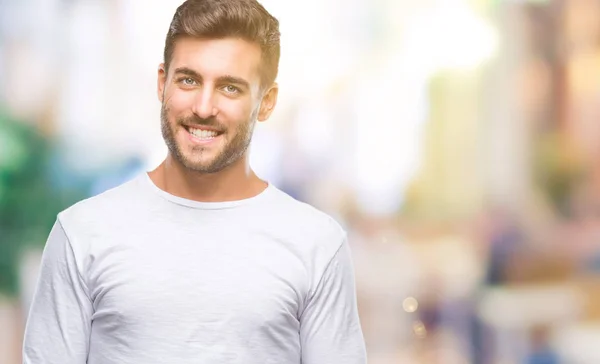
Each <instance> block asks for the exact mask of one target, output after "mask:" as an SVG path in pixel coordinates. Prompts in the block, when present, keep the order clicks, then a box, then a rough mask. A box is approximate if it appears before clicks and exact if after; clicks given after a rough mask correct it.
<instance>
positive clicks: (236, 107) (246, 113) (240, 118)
mask: <svg viewBox="0 0 600 364" xmlns="http://www.w3.org/2000/svg"><path fill="white" fill-rule="evenodd" d="M215 106H216V107H217V108H218V110H219V114H220V115H221V117H222V119H224V120H227V121H228V122H230V123H232V124H240V123H244V122H248V120H249V119H250V116H251V115H252V111H253V108H252V104H251V103H250V102H248V101H246V100H231V99H227V98H225V97H223V99H221V100H219V102H218V105H215Z"/></svg>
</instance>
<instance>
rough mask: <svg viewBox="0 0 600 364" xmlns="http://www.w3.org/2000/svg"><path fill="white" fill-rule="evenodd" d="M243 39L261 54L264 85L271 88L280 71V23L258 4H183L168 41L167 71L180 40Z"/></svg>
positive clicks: (223, 0) (194, 0)
mask: <svg viewBox="0 0 600 364" xmlns="http://www.w3.org/2000/svg"><path fill="white" fill-rule="evenodd" d="M184 36H191V37H199V38H209V39H211V38H212V39H221V38H227V37H236V38H242V39H244V40H247V41H249V42H253V43H256V44H258V45H259V46H260V48H261V51H262V65H261V82H262V86H263V87H268V86H270V85H271V84H272V83H273V82H275V78H277V72H278V68H279V54H280V46H279V37H280V33H279V21H278V20H277V19H275V18H274V17H273V16H272V15H271V14H269V12H267V10H265V8H264V7H263V6H262V5H261V4H259V3H258V2H257V1H256V0H187V1H185V2H184V3H183V4H181V5H180V6H179V7H178V8H177V11H175V15H174V16H173V20H172V21H171V26H170V27H169V32H168V33H167V39H166V41H165V50H164V62H165V71H167V70H168V69H169V63H170V62H171V58H172V57H173V49H174V48H175V42H176V40H177V38H179V37H184Z"/></svg>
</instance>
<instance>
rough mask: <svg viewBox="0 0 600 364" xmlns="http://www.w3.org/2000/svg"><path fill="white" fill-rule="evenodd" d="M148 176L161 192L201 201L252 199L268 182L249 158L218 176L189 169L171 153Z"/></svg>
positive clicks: (246, 157) (235, 163)
mask: <svg viewBox="0 0 600 364" xmlns="http://www.w3.org/2000/svg"><path fill="white" fill-rule="evenodd" d="M148 175H149V177H150V179H151V180H152V182H154V184H155V185H156V186H157V187H159V188H160V189H162V190H164V191H166V192H168V193H170V194H172V195H174V196H177V197H181V198H185V199H188V200H194V201H201V202H225V201H236V200H242V199H246V198H251V197H254V196H256V195H258V194H259V193H261V192H262V191H263V190H264V189H265V188H266V187H267V183H266V182H265V181H262V180H261V179H259V178H258V176H256V174H255V173H254V171H252V169H251V168H250V164H249V160H248V156H247V155H245V156H244V157H242V158H240V159H239V160H238V161H236V162H234V163H233V164H232V165H230V166H228V167H227V168H225V169H223V170H222V171H219V172H217V173H199V172H196V171H192V170H189V169H188V168H186V167H185V166H183V165H182V164H181V163H179V162H178V161H177V160H175V159H174V158H173V157H172V156H171V155H170V154H169V155H167V158H166V159H165V160H164V161H163V162H162V163H161V164H160V165H159V166H158V167H157V168H156V169H155V170H153V171H151V172H150V173H148Z"/></svg>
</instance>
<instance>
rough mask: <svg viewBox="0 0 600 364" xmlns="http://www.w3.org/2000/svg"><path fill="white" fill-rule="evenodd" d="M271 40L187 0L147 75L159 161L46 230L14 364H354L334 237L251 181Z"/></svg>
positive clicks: (248, 6) (348, 295)
mask: <svg viewBox="0 0 600 364" xmlns="http://www.w3.org/2000/svg"><path fill="white" fill-rule="evenodd" d="M278 28H279V24H278V21H277V20H276V19H275V18H274V17H273V16H271V15H270V14H269V13H268V12H267V11H266V10H265V9H264V8H263V7H262V6H261V5H260V4H259V3H257V2H256V1H255V0H188V1H186V2H184V3H183V4H182V5H181V6H179V8H178V9H177V11H176V13H175V15H174V17H173V20H172V22H171V25H170V28H169V31H168V34H167V37H166V42H165V49H164V63H163V64H161V65H160V66H159V69H158V98H159V100H160V101H161V103H162V109H161V128H162V134H163V137H164V140H165V142H166V144H167V146H168V154H167V156H166V159H165V160H164V161H163V162H162V163H161V164H160V165H159V166H158V167H157V168H156V169H154V170H152V171H150V172H148V173H142V174H141V175H139V176H138V177H136V178H134V179H133V180H131V181H129V182H126V183H124V184H121V185H119V186H118V187H115V188H113V189H110V190H108V191H106V192H104V193H102V194H100V195H97V196H95V197H92V198H90V199H87V200H84V201H82V202H80V203H77V204H75V205H73V206H71V207H70V208H68V209H66V210H64V211H62V212H61V213H59V214H58V217H57V219H56V223H55V225H54V227H53V228H52V231H51V232H50V235H49V237H48V239H47V242H46V247H45V249H44V253H43V258H42V266H41V271H40V276H39V281H38V284H37V288H36V292H35V295H34V299H33V302H32V305H31V309H30V315H29V318H28V322H27V325H26V332H25V339H24V347H23V360H24V363H27V364H33V363H61V364H62V363H70V364H77V363H103V364H109V363H177V364H181V363H211V364H213V363H244V364H247V363H261V364H263V363H300V362H302V363H304V364H318V363H336V364H344V363H347V364H362V363H365V362H366V354H365V346H364V342H363V335H362V330H361V325H360V321H359V317H358V313H357V304H356V297H355V296H356V292H355V283H354V268H353V264H352V261H351V257H350V251H349V246H348V242H347V237H346V232H345V231H344V230H343V229H342V227H341V226H340V225H339V224H338V223H337V222H335V221H334V219H333V218H331V217H330V216H328V215H326V214H324V213H323V212H320V211H318V210H316V209H315V208H313V207H311V206H309V205H307V204H304V203H301V202H299V201H297V200H295V199H293V198H292V197H290V196H289V195H287V194H285V193H284V192H282V191H281V190H279V189H278V188H276V187H275V186H273V185H272V184H270V183H269V182H267V181H264V180H262V179H260V178H259V177H258V176H257V175H256V174H255V173H254V172H253V170H252V168H251V167H250V165H249V155H248V153H249V150H248V147H249V145H250V141H251V138H252V133H253V129H254V126H255V124H256V122H257V121H259V122H262V121H265V120H267V119H268V118H269V116H270V115H271V113H272V111H273V109H274V107H275V104H276V101H277V94H278V86H277V84H276V82H275V79H276V76H277V71H278V63H279V55H280V45H279V37H280V33H279V29H278Z"/></svg>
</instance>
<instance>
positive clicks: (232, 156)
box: [160, 103, 256, 173]
mask: <svg viewBox="0 0 600 364" xmlns="http://www.w3.org/2000/svg"><path fill="white" fill-rule="evenodd" d="M255 114H256V112H254V113H252V116H251V117H250V120H247V121H243V122H241V123H240V124H239V125H238V126H237V127H236V128H235V129H234V130H233V131H230V130H229V129H228V128H227V127H225V126H224V125H222V124H220V123H219V122H218V121H217V120H216V118H208V119H203V118H200V117H198V116H196V115H192V116H188V117H182V118H178V119H175V121H174V122H173V123H171V122H169V108H168V107H167V106H165V104H164V103H163V105H162V107H161V110H160V121H161V132H162V136H163V139H164V140H165V144H166V145H167V148H168V149H169V153H170V154H171V156H172V157H173V158H174V159H175V160H176V161H177V162H178V163H179V164H181V165H182V166H184V167H185V168H186V169H188V170H191V171H194V172H198V173H217V172H220V171H222V170H223V169H225V168H227V167H228V166H230V165H231V164H233V163H234V162H236V161H238V160H239V159H240V158H242V157H243V156H244V155H245V154H246V151H247V150H248V148H249V146H250V142H251V141H252V133H253V131H254V124H255V123H256V115H255ZM184 124H185V125H197V126H210V127H213V128H216V129H217V130H219V131H220V132H221V134H220V137H221V138H222V139H223V141H224V143H225V145H222V146H211V147H209V148H207V147H204V146H193V147H191V148H189V147H185V146H182V145H181V144H180V143H178V141H177V137H176V135H177V132H176V131H177V128H183V125H184ZM216 148H219V149H218V150H216V155H214V156H213V157H211V156H210V155H211V153H214V152H212V151H211V150H210V149H216ZM184 149H185V150H184Z"/></svg>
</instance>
